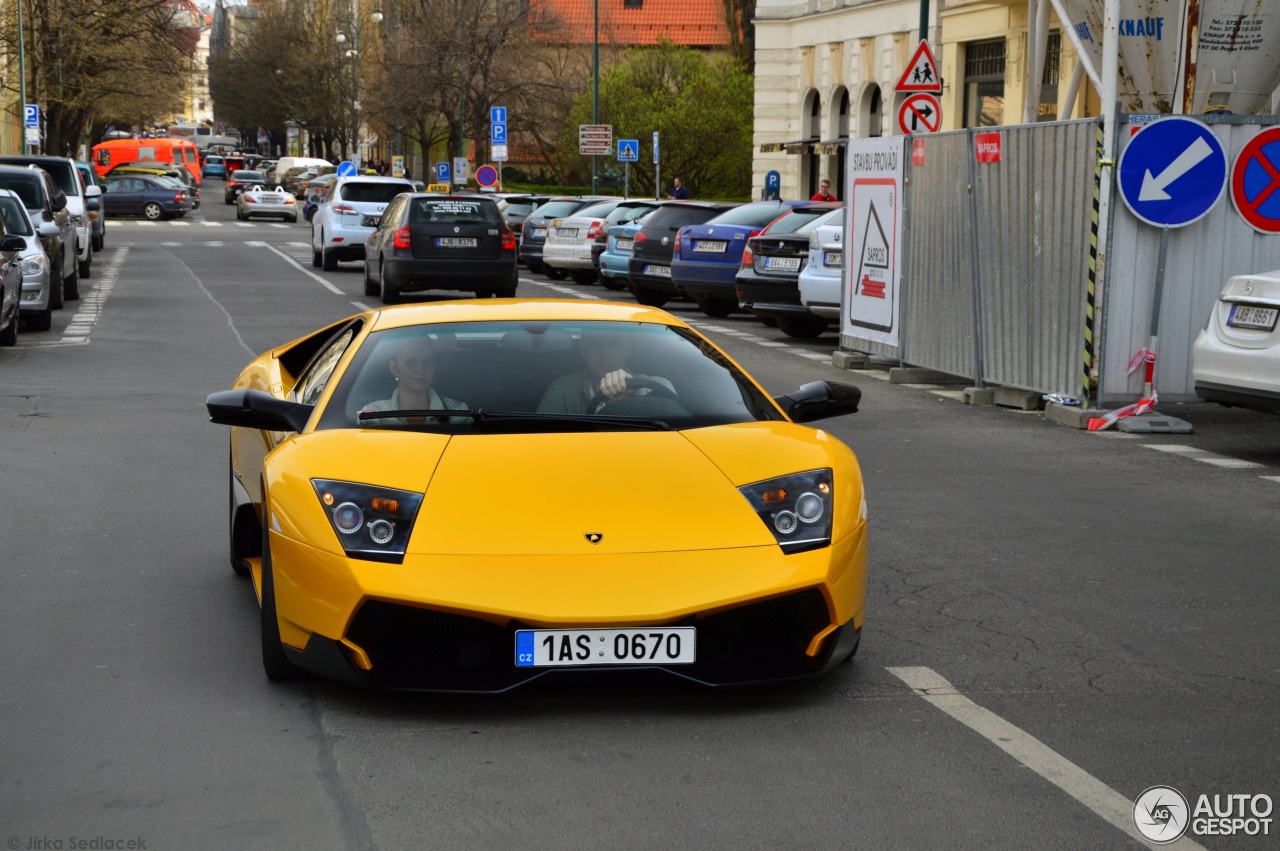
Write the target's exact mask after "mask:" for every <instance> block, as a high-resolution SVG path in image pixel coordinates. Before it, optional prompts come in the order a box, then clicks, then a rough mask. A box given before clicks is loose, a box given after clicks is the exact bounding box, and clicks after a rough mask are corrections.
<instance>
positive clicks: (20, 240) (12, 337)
mask: <svg viewBox="0 0 1280 851" xmlns="http://www.w3.org/2000/svg"><path fill="white" fill-rule="evenodd" d="M5 194H6V195H7V196H8V197H7V198H4V199H0V200H4V201H8V202H9V207H10V209H8V210H0V212H4V213H6V214H7V213H9V212H10V211H12V212H14V213H19V215H18V216H17V217H14V218H12V219H11V218H10V217H9V216H8V215H5V216H4V217H3V220H0V346H12V345H14V344H15V343H17V342H18V325H19V323H20V322H21V314H20V311H21V308H22V295H23V290H24V287H23V283H24V281H23V279H24V274H23V259H22V255H23V252H25V251H26V250H27V240H26V239H25V238H24V237H23V236H22V235H21V234H20V233H17V232H16V229H17V228H19V227H22V225H23V224H26V223H28V220H27V219H26V217H25V216H24V215H22V213H24V212H25V211H23V210H20V208H21V207H22V202H21V201H19V200H18V198H17V196H16V195H14V194H13V193H12V192H6V193H5ZM10 221H12V224H10ZM26 229H27V230H31V229H30V228H29V227H28V228H26Z"/></svg>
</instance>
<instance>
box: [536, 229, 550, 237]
mask: <svg viewBox="0 0 1280 851" xmlns="http://www.w3.org/2000/svg"><path fill="white" fill-rule="evenodd" d="M533 235H534V236H546V235H547V229H546V228H534V229H533Z"/></svg>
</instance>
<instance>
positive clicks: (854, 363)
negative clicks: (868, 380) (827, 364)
mask: <svg viewBox="0 0 1280 851" xmlns="http://www.w3.org/2000/svg"><path fill="white" fill-rule="evenodd" d="M831 365H832V366H834V367H836V368H838V369H871V356H870V355H866V354H863V353H862V352H832V353H831Z"/></svg>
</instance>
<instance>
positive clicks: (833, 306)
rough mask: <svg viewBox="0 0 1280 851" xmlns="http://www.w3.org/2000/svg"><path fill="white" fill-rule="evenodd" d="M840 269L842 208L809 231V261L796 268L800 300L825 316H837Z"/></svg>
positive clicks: (841, 260)
mask: <svg viewBox="0 0 1280 851" xmlns="http://www.w3.org/2000/svg"><path fill="white" fill-rule="evenodd" d="M843 271H844V211H841V212H840V214H839V215H838V216H835V217H834V218H833V219H832V220H831V221H830V222H828V223H827V224H825V225H821V226H819V227H817V228H815V229H814V231H813V232H812V233H811V234H809V262H808V263H806V264H805V267H804V268H803V269H801V270H800V280H799V286H800V303H801V304H803V305H804V306H805V307H806V308H808V310H809V312H810V313H812V314H815V315H817V316H822V317H825V318H827V319H839V318H840V287H841V281H842V280H843V274H842V273H843Z"/></svg>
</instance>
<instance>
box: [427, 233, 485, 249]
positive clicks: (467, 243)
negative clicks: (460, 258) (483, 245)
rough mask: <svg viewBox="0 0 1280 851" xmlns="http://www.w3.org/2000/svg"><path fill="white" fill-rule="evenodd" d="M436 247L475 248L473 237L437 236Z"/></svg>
mask: <svg viewBox="0 0 1280 851" xmlns="http://www.w3.org/2000/svg"><path fill="white" fill-rule="evenodd" d="M436 245H438V246H440V247H441V248H475V247H476V238H475V237H474V236H437V237H436Z"/></svg>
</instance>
